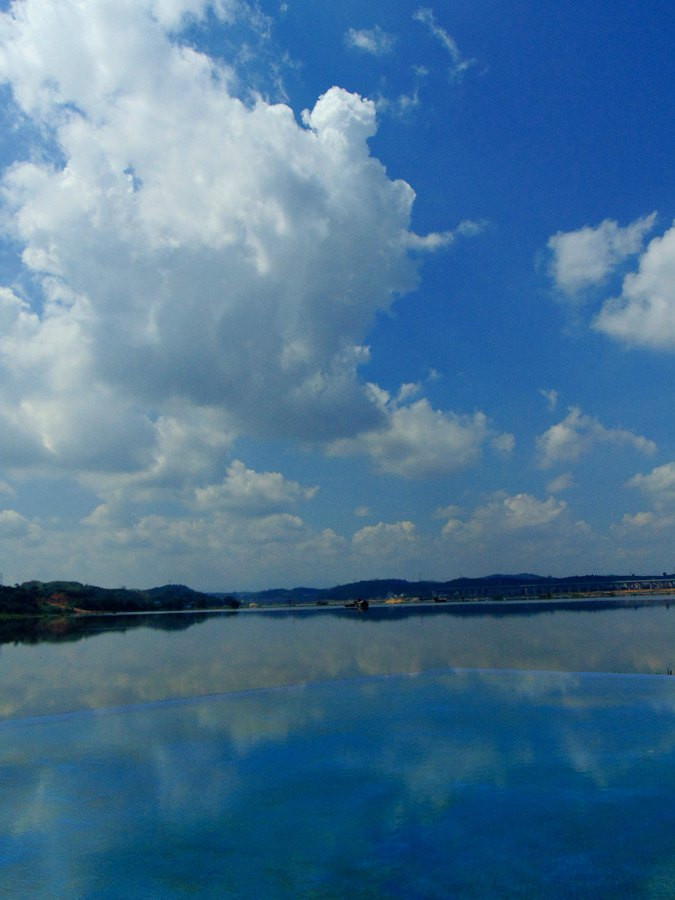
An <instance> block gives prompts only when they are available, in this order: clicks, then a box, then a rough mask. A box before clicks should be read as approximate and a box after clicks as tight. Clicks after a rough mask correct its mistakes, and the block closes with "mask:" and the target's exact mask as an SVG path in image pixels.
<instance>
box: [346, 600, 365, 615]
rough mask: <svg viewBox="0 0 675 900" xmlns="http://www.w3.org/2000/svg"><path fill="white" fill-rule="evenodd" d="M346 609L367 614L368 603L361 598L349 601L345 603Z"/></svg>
mask: <svg viewBox="0 0 675 900" xmlns="http://www.w3.org/2000/svg"><path fill="white" fill-rule="evenodd" d="M345 607H346V609H357V610H358V611H359V612H365V611H366V610H367V609H368V601H367V600H362V599H361V597H359V598H358V600H348V601H347V602H346V603H345Z"/></svg>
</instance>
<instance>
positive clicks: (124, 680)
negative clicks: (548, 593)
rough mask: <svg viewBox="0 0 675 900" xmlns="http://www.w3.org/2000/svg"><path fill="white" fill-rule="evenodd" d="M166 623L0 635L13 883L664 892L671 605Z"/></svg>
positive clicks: (373, 891) (103, 892)
mask: <svg viewBox="0 0 675 900" xmlns="http://www.w3.org/2000/svg"><path fill="white" fill-rule="evenodd" d="M371 612H375V613H376V614H375V615H372V616H371V615H370V613H371ZM160 620H161V621H160ZM136 621H138V620H136ZM151 621H152V625H153V626H154V627H149V626H148V624H147V623H145V624H143V625H141V626H140V627H129V626H128V622H129V620H120V619H114V620H113V619H108V620H100V619H99V620H96V621H94V620H87V621H86V622H83V623H80V625H79V626H78V627H81V628H83V629H84V630H83V631H79V632H78V631H74V632H73V631H71V632H68V626H63V628H62V631H63V633H62V635H61V637H60V638H59V639H57V638H56V637H55V636H54V635H52V636H51V639H50V640H47V641H42V642H35V643H22V642H21V641H25V640H30V641H36V640H37V636H36V635H35V634H32V635H28V634H26V633H23V634H21V633H19V632H17V631H15V632H14V634H13V638H14V641H15V642H14V643H5V644H2V646H1V647H0V707H1V710H2V713H3V721H2V722H1V723H0V791H2V804H0V884H1V885H2V895H3V897H4V896H7V897H10V898H15V897H16V898H24V897H25V898H35V897H38V898H40V897H59V898H60V897H63V898H80V897H81V898H99V897H100V898H108V897H110V898H117V897H119V898H123V897H124V898H130V897H142V898H146V897H147V898H154V897H157V898H164V897H168V898H172V897H184V896H185V897H187V896H190V897H194V896H198V897H245V898H249V897H250V898H254V897H255V898H267V897H272V898H274V897H279V898H286V897H288V898H297V897H303V898H304V897H307V898H344V897H350V898H352V897H363V898H366V897H367V898H389V897H391V898H412V897H415V898H417V897H419V898H424V897H429V898H436V897H438V898H441V897H442V898H446V897H450V898H452V897H458V898H483V897H486V898H493V897H496V898H501V897H523V898H560V897H574V898H584V897H588V898H616V897H627V898H642V897H644V898H671V897H673V896H675V679H673V678H672V677H669V676H667V675H665V674H663V673H665V672H666V671H667V670H668V669H671V668H672V667H673V663H674V660H673V648H674V647H675V641H674V640H673V638H675V610H671V609H669V608H668V607H666V606H654V607H649V608H638V609H632V608H628V609H617V610H603V611H601V612H586V611H561V610H557V611H546V612H544V611H538V612H536V613H533V614H528V615H526V614H522V613H519V614H512V615H481V614H479V612H478V611H476V610H474V611H473V612H472V614H471V615H466V616H460V615H457V614H456V613H455V612H454V611H448V610H446V609H430V610H429V611H426V612H425V611H422V610H411V609H405V610H383V611H381V612H379V611H374V610H371V611H370V612H369V613H368V614H367V615H366V616H359V615H357V614H354V613H349V612H346V611H345V612H343V611H339V612H335V613H333V612H332V611H325V610H322V611H317V612H298V613H294V614H290V613H288V614H287V613H270V614H267V613H251V614H249V613H246V614H242V613H238V614H233V615H220V616H209V617H208V618H204V619H201V618H199V617H186V616H182V617H170V618H169V617H155V618H154V619H153V620H151ZM188 621H189V623H190V624H189V626H188V627H186V624H187V623H188ZM111 629H112V630H111ZM122 629H126V630H122ZM0 640H2V636H1V635H0ZM413 673H414V674H413Z"/></svg>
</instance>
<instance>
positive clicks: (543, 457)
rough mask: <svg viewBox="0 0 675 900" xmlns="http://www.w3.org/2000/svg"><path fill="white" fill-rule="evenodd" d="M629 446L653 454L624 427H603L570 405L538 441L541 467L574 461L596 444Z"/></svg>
mask: <svg viewBox="0 0 675 900" xmlns="http://www.w3.org/2000/svg"><path fill="white" fill-rule="evenodd" d="M603 443H605V444H614V445H617V446H628V447H632V448H633V449H635V450H637V451H639V452H640V453H645V454H647V455H649V454H651V453H654V452H656V449H657V448H656V444H655V443H654V441H651V440H649V439H648V438H646V437H643V436H642V435H638V434H634V433H633V432H632V431H628V430H626V429H624V428H606V427H605V426H604V425H603V424H602V423H601V422H599V421H598V420H597V419H595V418H593V417H592V416H588V415H585V414H584V413H582V411H581V410H580V409H579V407H577V406H571V407H570V408H569V412H568V414H567V415H566V416H565V418H564V419H563V420H562V421H560V422H558V423H557V424H556V425H552V426H551V427H550V428H549V429H547V430H546V431H545V432H544V433H543V434H542V435H540V436H539V437H538V438H537V451H538V453H539V463H540V465H541V466H542V468H549V467H550V466H554V465H558V464H559V463H568V462H576V461H577V460H578V459H580V458H581V457H582V456H583V455H584V454H586V453H588V452H589V451H590V450H591V449H592V448H593V447H594V446H596V445H597V444H603Z"/></svg>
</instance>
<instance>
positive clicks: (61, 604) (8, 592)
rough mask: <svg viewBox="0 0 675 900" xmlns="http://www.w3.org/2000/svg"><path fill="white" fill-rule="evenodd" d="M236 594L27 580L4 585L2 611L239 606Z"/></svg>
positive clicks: (24, 613) (172, 586)
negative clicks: (105, 586)
mask: <svg viewBox="0 0 675 900" xmlns="http://www.w3.org/2000/svg"><path fill="white" fill-rule="evenodd" d="M239 605H240V601H239V600H237V599H236V598H235V597H231V596H227V595H226V596H223V597H218V598H216V597H214V596H213V595H211V594H204V593H201V592H200V591H193V590H192V588H189V587H186V586H185V585H182V584H167V585H164V586H163V587H156V588H150V590H146V591H140V590H130V589H128V588H102V587H96V586H95V585H91V584H80V582H78V581H26V582H24V583H23V584H20V585H16V586H14V587H7V586H0V614H2V615H5V616H39V615H45V614H61V615H65V614H68V613H78V612H98V613H103V612H116V613H119V612H157V611H163V610H172V611H176V610H188V609H211V608H222V607H223V606H225V607H229V608H233V609H236V608H237V607H239Z"/></svg>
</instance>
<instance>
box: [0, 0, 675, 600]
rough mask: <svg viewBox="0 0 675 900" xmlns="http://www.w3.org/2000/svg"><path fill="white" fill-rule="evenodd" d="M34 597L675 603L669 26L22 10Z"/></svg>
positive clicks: (6, 222)
mask: <svg viewBox="0 0 675 900" xmlns="http://www.w3.org/2000/svg"><path fill="white" fill-rule="evenodd" d="M0 10H1V12H0V80H1V82H2V86H1V87H0V102H1V109H0V116H1V122H2V126H3V127H2V137H1V141H0V165H1V166H2V172H1V175H0V177H1V179H2V180H1V182H0V385H1V390H0V571H2V573H3V578H4V581H5V583H12V582H15V581H23V580H27V579H29V578H41V579H52V578H73V579H78V580H82V581H87V582H92V583H98V584H104V585H117V584H129V585H134V586H138V587H145V586H149V585H152V584H158V583H165V582H174V581H179V582H184V583H187V584H190V585H192V586H193V587H197V588H202V589H207V590H235V589H254V588H261V587H268V586H293V585H298V584H311V585H316V586H329V585H331V584H335V583H339V582H345V581H351V580H357V579H361V578H374V577H388V576H395V577H403V578H408V579H416V578H418V577H420V576H421V577H424V578H435V579H448V578H453V577H457V576H459V575H474V576H479V575H486V574H490V573H493V572H499V571H501V572H519V571H535V572H539V573H541V574H552V575H564V574H575V573H584V572H595V573H630V572H643V573H647V572H649V573H652V572H661V571H664V570H667V571H669V572H670V571H673V569H674V568H675V559H674V558H673V542H672V534H673V527H674V525H675V446H674V443H675V442H674V437H675V434H674V431H675V429H674V427H673V351H674V350H675V226H674V225H673V219H674V218H675V182H674V179H673V161H672V148H673V146H675V134H674V133H673V132H674V130H675V109H674V102H673V88H672V85H673V83H675V79H674V77H673V76H674V75H675V73H674V72H673V68H674V63H673V53H672V47H673V38H674V37H675V35H674V30H675V27H674V26H673V23H672V14H671V12H672V11H671V9H670V5H669V4H666V3H660V2H650V3H647V4H641V5H640V6H639V8H638V6H637V5H636V4H635V3H633V2H628V0H617V2H615V3H613V4H611V5H610V4H599V3H596V4H584V5H582V6H581V8H580V7H579V5H578V4H559V3H553V2H546V0H544V2H542V0H537V2H534V0H532V2H525V0H522V2H515V0H514V2H508V0H506V2H489V0H484V2H482V0H472V2H456V3H452V4H450V3H435V4H433V5H428V6H427V5H424V4H420V3H415V2H413V3H407V2H401V3H396V4H390V3H389V4H387V3H380V2H365V3H364V2H360V3H355V2H354V3H352V2H342V3H339V4H329V3H316V2H310V0H288V2H284V3H279V2H262V0H261V2H260V3H247V2H243V0H218V2H213V3H209V2H206V0H114V2H113V0H90V2H88V3H82V2H76V0H25V2H15V3H12V4H9V3H4V4H1V5H0Z"/></svg>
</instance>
